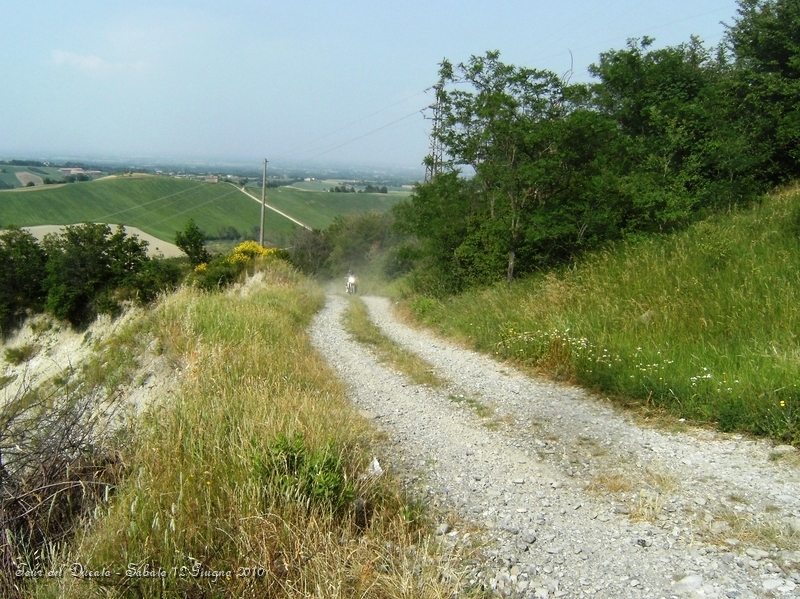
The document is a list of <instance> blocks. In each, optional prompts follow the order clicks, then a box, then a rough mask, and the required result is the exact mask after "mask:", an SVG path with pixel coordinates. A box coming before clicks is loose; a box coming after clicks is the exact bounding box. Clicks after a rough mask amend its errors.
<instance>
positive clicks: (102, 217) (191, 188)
mask: <svg viewBox="0 0 800 599" xmlns="http://www.w3.org/2000/svg"><path fill="white" fill-rule="evenodd" d="M202 185H204V184H203V183H198V184H197V185H193V186H192V187H190V188H188V189H182V190H181V191H176V192H175V193H171V194H168V195H165V196H162V197H160V198H156V199H155V200H150V201H149V202H145V203H144V204H136V205H135V206H131V207H130V208H125V209H124V210H119V211H117V212H112V213H111V214H105V215H103V216H98V217H97V218H95V219H93V220H94V221H95V222H102V221H104V220H106V219H108V218H111V217H112V216H117V215H118V214H122V213H123V212H128V211H129V210H135V209H137V208H141V207H143V206H147V205H149V204H153V203H155V202H160V201H161V200H166V199H167V198H171V197H173V196H176V195H180V194H182V193H186V192H187V191H191V190H196V189H197V188H198V187H200V186H202ZM152 211H153V210H147V211H145V213H144V214H148V213H150V212H152Z"/></svg>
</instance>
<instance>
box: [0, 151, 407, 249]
mask: <svg viewBox="0 0 800 599" xmlns="http://www.w3.org/2000/svg"><path fill="white" fill-rule="evenodd" d="M3 168H6V169H11V168H15V169H16V168H19V169H23V168H26V167H8V166H4V167H3ZM27 168H30V167H27ZM3 174H4V175H6V174H8V173H3ZM11 176H13V177H15V179H16V175H13V174H12V175H11ZM248 191H249V192H250V193H249V194H244V193H242V192H241V190H240V189H239V188H237V187H235V186H233V185H229V184H225V183H216V184H215V183H201V182H198V181H189V180H185V179H175V178H172V177H156V176H133V177H107V178H104V179H98V180H95V181H90V182H84V183H71V184H69V185H57V186H41V187H35V188H25V189H17V190H9V191H3V192H0V227H3V226H8V225H17V226H20V227H27V226H36V225H68V224H73V223H79V222H83V221H90V222H106V223H112V224H124V225H130V226H133V227H137V228H139V229H141V230H142V231H145V232H147V233H149V234H150V235H153V236H155V237H157V238H159V239H163V240H164V241H169V242H172V241H173V240H174V238H175V232H176V231H177V230H179V229H182V228H183V227H184V226H185V224H186V222H187V221H188V220H189V219H190V218H191V219H193V220H194V221H195V223H197V226H198V227H200V228H201V229H202V230H204V231H206V233H207V234H209V235H210V236H212V237H213V236H217V235H220V236H222V234H224V233H225V232H230V229H231V228H233V229H236V231H238V232H239V233H240V234H252V233H253V230H254V227H258V226H259V222H260V207H259V202H258V201H256V200H259V201H260V197H261V192H260V189H253V188H248ZM248 195H249V196H250V197H248ZM404 197H405V194H402V193H390V194H367V193H327V192H319V191H316V192H315V191H304V190H300V189H294V188H288V187H279V188H272V189H269V190H268V193H267V202H268V203H269V204H270V205H272V206H275V207H276V208H278V209H279V210H281V211H282V212H285V213H286V214H288V215H290V216H292V217H293V218H295V219H297V220H298V221H300V222H302V223H305V224H307V225H308V226H310V227H314V228H325V227H327V226H328V225H329V224H330V223H331V222H333V220H334V218H336V216H338V215H340V214H351V213H360V212H368V211H370V210H379V211H383V210H387V209H388V208H390V207H391V206H392V205H393V204H395V203H396V202H398V201H399V200H401V199H403V198H404ZM297 227H298V225H296V224H295V223H293V222H291V221H290V220H288V219H286V218H284V217H283V216H280V215H279V214H277V213H275V212H273V211H271V210H267V212H266V215H265V240H266V241H268V242H270V243H273V244H276V245H286V243H288V240H289V238H290V236H291V234H292V232H293V231H294V230H295V229H297Z"/></svg>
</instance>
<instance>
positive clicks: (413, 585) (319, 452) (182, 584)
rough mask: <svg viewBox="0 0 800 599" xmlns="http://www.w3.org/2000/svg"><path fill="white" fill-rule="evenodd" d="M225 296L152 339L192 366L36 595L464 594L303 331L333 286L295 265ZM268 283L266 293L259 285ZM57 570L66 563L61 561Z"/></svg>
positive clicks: (155, 326)
mask: <svg viewBox="0 0 800 599" xmlns="http://www.w3.org/2000/svg"><path fill="white" fill-rule="evenodd" d="M265 268H266V271H265V272H264V273H263V274H261V275H259V277H257V278H254V279H252V280H251V282H250V284H246V285H243V286H240V287H237V288H235V289H233V290H230V291H228V292H225V293H203V292H200V291H196V290H192V289H185V290H183V291H181V292H179V293H177V294H175V295H172V296H169V297H167V298H165V299H164V300H163V301H162V302H161V303H160V304H159V305H158V306H157V307H155V308H154V309H153V310H152V311H151V312H150V313H149V315H148V317H147V319H148V320H147V323H146V326H145V327H144V329H145V330H146V331H147V332H148V333H149V334H150V335H152V336H154V337H155V338H156V342H157V343H156V345H157V346H158V347H159V348H160V349H161V350H162V351H163V352H164V353H165V354H166V355H167V356H168V357H169V359H170V360H171V361H172V362H173V363H174V364H176V368H178V369H180V379H181V381H182V383H181V387H180V390H179V391H178V392H177V393H176V395H175V397H174V399H173V400H171V401H170V402H169V403H167V402H161V403H159V404H157V405H156V406H154V407H153V408H152V409H151V410H150V411H149V412H148V413H147V414H146V416H145V417H143V419H142V421H141V423H140V426H139V428H138V430H137V431H136V434H135V439H134V443H132V444H131V448H132V449H131V452H132V453H131V455H130V456H128V457H127V459H126V462H127V463H128V464H129V475H128V476H127V478H126V479H125V481H124V483H123V484H122V485H121V486H120V487H119V489H118V491H117V494H116V496H115V497H114V498H113V501H112V502H111V503H110V505H109V506H108V507H107V508H105V509H103V510H98V511H96V513H95V514H94V519H93V521H92V522H91V523H90V526H88V527H87V530H86V532H85V534H84V535H83V536H82V537H81V538H80V539H79V540H78V542H77V543H76V544H75V545H74V547H73V549H72V550H71V551H70V552H69V554H68V555H66V556H64V562H63V563H68V564H80V565H81V568H83V571H84V572H90V571H91V572H95V571H96V572H101V573H105V572H108V576H100V577H92V578H75V577H73V576H70V575H66V576H64V577H63V578H60V579H51V580H48V579H46V578H42V579H36V580H35V581H34V582H33V585H32V587H31V594H32V595H34V596H38V597H52V596H59V597H86V596H93V595H100V594H102V595H103V596H107V597H155V596H158V597H167V598H171V597H176V598H177V597H310V596H325V597H354V596H358V597H380V598H382V597H386V598H395V597H409V598H411V597H445V596H451V595H452V593H453V592H454V591H455V589H456V587H457V584H458V583H457V577H456V576H455V574H454V573H453V570H452V569H451V567H450V566H449V563H448V562H447V561H446V560H445V559H443V558H441V556H439V555H437V553H436V552H435V551H434V548H433V547H432V545H431V544H430V543H429V541H428V536H427V535H428V527H427V526H426V525H425V522H424V518H422V517H420V514H419V513H418V511H417V510H416V509H415V508H412V507H410V506H409V503H408V502H407V501H406V500H405V499H404V498H403V496H402V495H401V493H400V492H399V491H398V490H397V489H398V485H397V484H396V481H394V480H393V479H392V478H391V476H389V475H383V476H381V477H379V478H377V479H376V478H374V477H369V476H363V475H362V474H363V473H364V472H365V470H366V466H367V464H368V463H369V462H370V460H371V457H372V455H371V453H370V451H369V447H370V444H371V441H372V438H371V435H372V433H371V431H370V429H368V428H367V424H366V423H365V421H363V420H361V419H360V418H359V417H358V416H357V415H356V414H355V413H354V411H353V409H352V407H351V405H350V404H349V402H348V401H347V399H346V397H345V395H344V393H343V389H342V388H341V386H340V384H339V383H338V382H337V381H336V379H335V377H334V376H333V374H332V372H331V371H330V369H329V368H328V366H327V365H326V364H325V363H324V362H323V361H322V360H321V358H319V357H318V355H317V354H316V353H315V352H314V351H313V350H312V348H311V346H310V344H309V341H308V338H307V336H306V333H305V328H306V326H307V325H308V323H309V321H310V318H311V316H312V315H313V314H314V312H315V311H316V310H317V309H318V308H319V307H320V305H321V302H322V301H323V296H322V293H321V292H320V290H319V289H318V288H316V287H314V286H312V285H311V284H310V283H309V282H307V281H306V280H305V279H303V278H301V277H300V276H299V275H297V274H296V273H295V272H294V271H293V270H292V269H290V268H289V267H288V266H287V265H285V263H283V262H281V261H274V262H271V263H270V264H269V265H267V266H266V267H265ZM259 281H260V282H259ZM48 566H50V567H52V566H55V567H58V564H57V563H56V564H49V565H48Z"/></svg>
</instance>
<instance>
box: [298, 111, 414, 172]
mask: <svg viewBox="0 0 800 599" xmlns="http://www.w3.org/2000/svg"><path fill="white" fill-rule="evenodd" d="M425 108H427V106H426V107H424V108H421V109H418V110H415V111H414V112H412V113H409V114H407V115H405V116H402V117H400V118H399V119H395V120H394V121H392V122H390V123H386V124H385V125H381V126H380V127H377V128H375V129H373V130H372V131H367V132H366V133H363V134H362V135H359V136H358V137H354V138H352V139H349V140H348V141H345V142H343V143H340V144H339V145H336V146H333V147H331V148H328V149H327V150H323V151H322V152H319V153H318V154H314V155H313V156H311V157H309V158H306V159H305V160H314V158H318V157H319V156H322V155H323V154H327V153H328V152H333V151H334V150H338V149H339V148H341V147H344V146H346V145H348V144H351V143H353V142H354V141H358V140H359V139H363V138H365V137H367V136H369V135H372V134H373V133H377V132H378V131H381V130H382V129H386V128H387V127H391V126H392V125H394V124H396V123H399V122H400V121H404V120H406V119H408V118H411V117H412V116H414V115H417V114H420V113H421V112H422V111H423V110H425Z"/></svg>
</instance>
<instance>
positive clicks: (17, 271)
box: [0, 228, 46, 333]
mask: <svg viewBox="0 0 800 599" xmlns="http://www.w3.org/2000/svg"><path fill="white" fill-rule="evenodd" d="M45 260H46V255H45V252H44V250H43V249H42V247H41V245H39V242H38V241H37V240H36V238H35V237H34V236H33V235H31V234H30V233H29V232H28V231H23V230H21V229H17V228H10V229H9V230H7V231H6V232H5V233H3V234H2V235H0V264H2V265H3V267H2V268H0V333H6V332H7V330H8V328H9V327H10V326H12V325H13V323H14V322H15V321H16V320H17V319H18V318H19V317H21V316H22V315H23V314H24V313H25V312H26V311H29V310H31V311H39V310H41V309H42V307H43V305H44V297H45V292H44V289H43V282H44V276H45Z"/></svg>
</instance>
